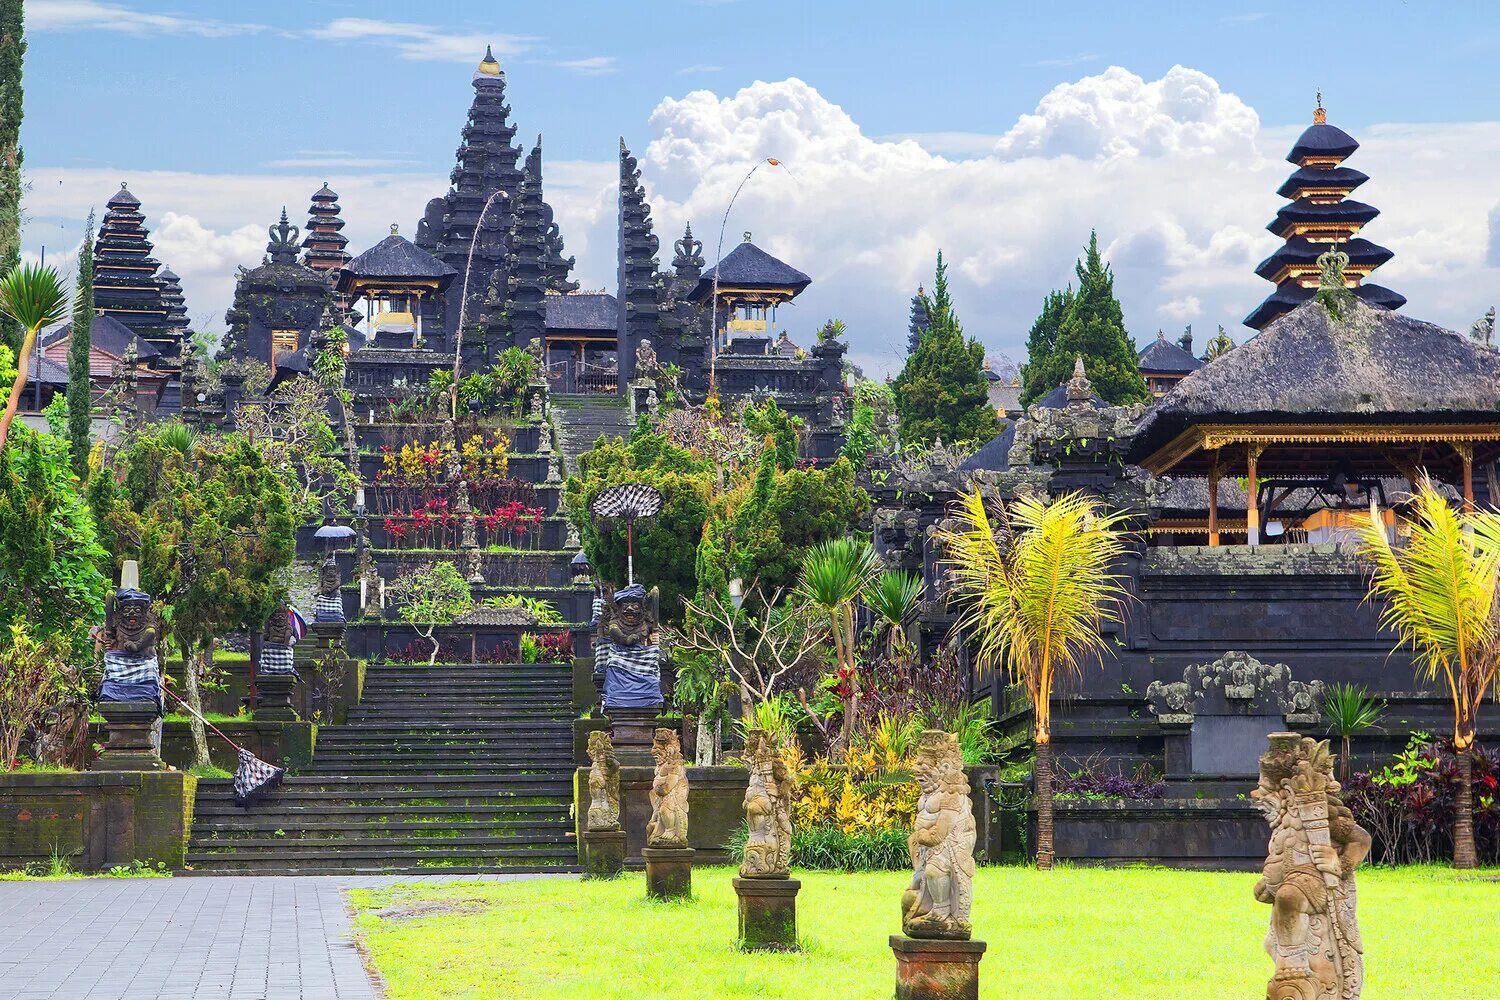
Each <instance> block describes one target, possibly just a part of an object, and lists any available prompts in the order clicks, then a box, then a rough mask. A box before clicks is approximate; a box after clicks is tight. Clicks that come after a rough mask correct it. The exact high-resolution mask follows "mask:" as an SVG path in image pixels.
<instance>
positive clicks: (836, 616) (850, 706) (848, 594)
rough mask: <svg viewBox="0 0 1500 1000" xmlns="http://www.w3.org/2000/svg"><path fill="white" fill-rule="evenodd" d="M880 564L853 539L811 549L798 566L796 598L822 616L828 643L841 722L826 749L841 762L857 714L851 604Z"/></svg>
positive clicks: (864, 544)
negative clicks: (840, 701) (839, 691)
mask: <svg viewBox="0 0 1500 1000" xmlns="http://www.w3.org/2000/svg"><path fill="white" fill-rule="evenodd" d="M879 571H880V563H879V561H878V560H877V559H876V558H875V549H874V547H873V546H871V545H870V543H869V542H862V541H858V540H856V539H854V538H849V537H844V538H834V539H830V540H829V541H826V542H823V543H821V544H819V545H816V546H814V547H813V548H812V549H811V550H810V551H809V552H808V553H807V558H806V561H805V562H804V563H803V566H802V581H801V583H799V584H798V586H797V594H798V596H799V597H800V598H801V599H802V600H803V601H805V602H806V603H807V604H810V605H812V606H813V607H814V608H815V609H817V610H818V611H821V612H823V613H824V614H826V615H827V616H828V624H829V633H830V637H831V638H832V639H833V652H834V659H835V662H836V663H837V664H838V676H839V680H840V682H841V686H842V687H843V689H844V693H843V695H842V698H843V702H844V721H843V723H842V725H841V726H840V727H839V735H838V738H837V740H836V741H835V743H834V746H833V747H832V748H831V749H832V750H833V753H834V756H835V757H838V758H841V757H842V756H843V754H844V751H845V750H847V749H848V747H849V737H850V736H851V735H852V734H853V732H854V722H855V719H856V718H857V717H858V715H859V676H858V670H859V664H858V661H857V659H856V657H855V648H854V603H855V601H857V600H858V599H859V597H860V595H861V594H862V593H864V591H865V588H866V587H868V586H869V584H870V581H871V580H873V579H875V574H876V573H878V572H879Z"/></svg>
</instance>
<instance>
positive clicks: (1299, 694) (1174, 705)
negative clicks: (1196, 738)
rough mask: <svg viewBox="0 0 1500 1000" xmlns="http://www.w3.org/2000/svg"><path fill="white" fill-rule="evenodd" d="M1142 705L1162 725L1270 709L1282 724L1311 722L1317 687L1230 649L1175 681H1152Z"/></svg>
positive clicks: (1319, 696)
mask: <svg viewBox="0 0 1500 1000" xmlns="http://www.w3.org/2000/svg"><path fill="white" fill-rule="evenodd" d="M1146 700H1147V701H1148V702H1150V703H1151V710H1152V711H1153V712H1154V713H1156V716H1157V718H1158V719H1159V720H1160V721H1162V722H1191V721H1193V716H1194V715H1200V714H1214V713H1217V714H1223V713H1224V712H1226V711H1228V710H1229V709H1231V708H1234V709H1239V710H1243V711H1245V712H1249V711H1251V710H1252V709H1255V710H1257V711H1259V710H1269V709H1271V708H1272V707H1274V708H1275V709H1276V710H1277V711H1279V712H1280V713H1281V714H1282V715H1285V716H1286V717H1287V721H1288V722H1294V723H1296V722H1307V723H1316V722H1317V721H1319V719H1320V718H1321V713H1320V710H1319V708H1318V706H1319V705H1321V704H1322V703H1323V682H1322V681H1319V680H1312V681H1298V680H1293V679H1292V668H1291V667H1289V666H1287V665H1286V664H1285V663H1262V662H1260V661H1259V660H1257V659H1256V658H1255V657H1253V656H1251V655H1249V654H1248V653H1243V652H1238V651H1235V650H1230V651H1229V652H1227V653H1225V654H1224V655H1223V656H1221V657H1219V658H1218V659H1217V660H1215V661H1214V662H1212V663H1194V664H1190V665H1189V666H1188V668H1187V669H1186V670H1184V671H1183V674H1182V680H1180V681H1171V682H1168V683H1163V682H1162V681H1152V682H1151V684H1150V685H1149V686H1148V687H1147V688H1146ZM1204 709H1208V710H1209V711H1204Z"/></svg>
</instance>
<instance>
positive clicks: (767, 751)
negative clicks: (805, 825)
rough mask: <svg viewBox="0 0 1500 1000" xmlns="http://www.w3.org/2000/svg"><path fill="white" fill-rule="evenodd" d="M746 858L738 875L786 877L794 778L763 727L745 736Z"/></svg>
mask: <svg viewBox="0 0 1500 1000" xmlns="http://www.w3.org/2000/svg"><path fill="white" fill-rule="evenodd" d="M744 760H745V765H746V766H747V767H748V768H749V769H750V783H749V785H748V786H747V787H746V789H745V826H746V827H747V828H748V830H749V836H748V837H747V838H746V840H745V859H744V860H743V861H742V862H740V878H786V877H787V876H788V875H790V874H791V861H792V793H793V791H794V790H795V787H796V781H795V779H794V778H793V777H792V774H791V772H790V770H789V769H788V768H787V766H786V763H785V762H784V761H782V759H781V756H780V754H778V753H777V752H776V741H775V740H774V739H772V737H771V734H770V733H768V732H766V731H765V730H764V729H752V730H750V732H749V733H748V734H746V736H745V752H744Z"/></svg>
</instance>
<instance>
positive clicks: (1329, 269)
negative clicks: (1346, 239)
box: [1318, 243, 1349, 293]
mask: <svg viewBox="0 0 1500 1000" xmlns="http://www.w3.org/2000/svg"><path fill="white" fill-rule="evenodd" d="M1348 266H1349V255H1348V254H1346V253H1344V251H1342V250H1340V249H1339V248H1338V244H1337V243H1334V244H1330V245H1329V247H1328V249H1327V250H1324V251H1323V252H1322V253H1320V254H1319V255H1318V291H1319V292H1320V293H1322V292H1342V291H1344V290H1345V289H1346V287H1347V286H1346V285H1345V283H1344V268H1346V267H1348Z"/></svg>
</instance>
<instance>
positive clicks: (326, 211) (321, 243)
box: [302, 181, 349, 273]
mask: <svg viewBox="0 0 1500 1000" xmlns="http://www.w3.org/2000/svg"><path fill="white" fill-rule="evenodd" d="M343 228H344V220H343V219H341V218H339V196H338V195H337V194H335V193H334V191H333V189H332V188H330V187H329V186H328V182H327V181H324V182H323V186H322V187H321V188H319V189H318V190H317V191H316V192H315V193H314V194H313V196H312V205H311V207H309V208H308V210H307V235H306V236H305V237H303V239H302V249H303V255H302V261H303V263H304V264H306V265H307V266H308V267H310V268H312V269H313V270H314V271H320V272H324V273H327V272H330V271H337V270H338V269H339V268H341V267H343V266H344V265H345V264H347V263H349V254H348V252H347V251H346V250H345V248H346V247H347V246H348V245H349V238H348V237H347V236H345V235H344V234H343V233H342V232H340V230H342V229H343Z"/></svg>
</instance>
